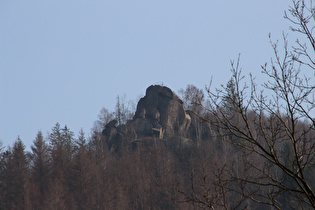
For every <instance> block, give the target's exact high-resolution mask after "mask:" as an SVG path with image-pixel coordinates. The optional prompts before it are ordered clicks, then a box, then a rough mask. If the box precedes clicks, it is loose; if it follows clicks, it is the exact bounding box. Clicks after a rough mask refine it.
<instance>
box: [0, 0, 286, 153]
mask: <svg viewBox="0 0 315 210" xmlns="http://www.w3.org/2000/svg"><path fill="white" fill-rule="evenodd" d="M289 5H290V1H287V0H276V1H275V0H264V1H253V0H239V1H235V0H224V1H214V0H197V1H191V0H190V1H188V0H172V1H169V0H167V1H166V0H159V1H143V0H129V1H119V0H115V1H112V0H89V1H88V0H62V1H61V0H28V1H25V0H14V1H11V0H2V1H1V2H0V140H1V141H2V142H3V145H4V146H8V145H11V146H12V145H13V143H14V141H15V140H16V139H17V137H18V136H20V138H21V139H22V141H23V142H24V144H25V145H26V146H27V148H29V147H30V145H31V144H32V142H33V140H34V139H35V137H36V134H37V132H38V131H42V132H43V133H44V135H46V134H47V133H48V132H50V131H51V129H52V127H53V126H54V125H55V124H56V123H57V122H59V123H60V125H61V126H62V127H63V126H64V125H67V126H68V127H69V128H70V129H71V130H72V131H73V132H74V133H75V135H76V136H77V135H78V132H79V130H80V129H81V128H83V130H84V131H85V133H86V134H87V135H88V134H89V133H90V129H91V128H92V127H93V123H94V121H95V120H97V115H98V114H99V112H100V110H101V109H102V108H103V107H105V108H107V109H108V110H111V111H113V110H114V108H115V104H116V97H117V96H118V95H124V94H125V95H126V98H127V100H133V101H134V102H135V103H136V102H137V100H138V99H139V97H140V96H143V95H144V94H145V90H146V88H147V87H148V86H150V85H152V84H163V85H166V86H168V87H169V88H171V89H172V90H173V91H174V92H177V91H178V90H179V89H181V88H185V87H186V86H187V85H188V84H193V85H195V86H197V87H198V88H202V89H203V88H204V87H205V86H207V85H208V84H209V83H210V80H211V78H212V80H213V86H220V85H221V84H226V82H227V81H228V79H229V78H230V76H231V75H230V61H231V60H235V59H237V57H238V54H239V53H240V54H241V66H242V69H243V72H244V74H248V73H252V74H253V75H254V76H256V79H257V80H258V81H260V80H261V81H262V80H263V79H262V77H261V75H260V71H261V69H260V66H261V65H263V64H264V63H265V62H268V61H269V60H270V57H272V49H271V47H270V44H269V38H268V34H269V33H271V34H272V39H273V40H275V41H276V40H277V39H280V40H281V36H282V32H283V31H284V32H289V29H288V28H289V23H288V22H287V21H286V20H285V19H284V18H283V14H284V11H285V10H287V9H288V8H289Z"/></svg>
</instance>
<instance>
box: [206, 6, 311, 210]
mask: <svg viewBox="0 0 315 210" xmlns="http://www.w3.org/2000/svg"><path fill="white" fill-rule="evenodd" d="M314 11H315V7H314V6H313V5H312V1H310V2H309V3H308V4H307V3H306V1H304V0H299V1H293V6H292V7H291V8H290V9H289V13H285V18H287V19H289V20H290V21H291V22H292V23H293V25H294V27H292V28H291V29H292V31H293V32H299V33H301V34H302V35H304V38H306V40H308V42H306V43H304V42H301V40H297V41H296V44H297V46H293V47H292V50H291V48H290V47H289V44H288V39H287V36H286V35H283V52H281V53H280V52H279V46H278V42H276V43H274V42H272V41H271V46H272V48H273V51H274V58H272V59H271V61H270V64H265V65H264V66H262V73H263V74H264V75H265V76H267V77H268V78H269V79H268V81H267V82H265V83H264V84H262V90H258V86H257V84H255V81H254V78H253V77H252V76H251V77H250V78H251V82H250V85H247V84H246V83H245V82H244V76H243V75H242V72H241V68H240V63H239V59H238V61H237V62H236V63H235V62H231V67H232V75H233V76H232V78H231V80H230V83H229V85H227V86H226V87H224V86H222V88H220V89H216V90H212V89H211V87H209V88H208V89H207V92H208V96H209V99H210V101H211V105H210V107H207V110H208V112H209V113H210V114H211V116H212V118H211V119H204V120H205V121H206V122H208V123H210V124H211V125H213V126H215V127H216V128H217V131H218V135H219V136H220V137H221V138H222V139H223V140H226V141H228V142H229V143H231V144H233V145H235V146H237V147H239V148H242V150H243V154H242V159H241V161H243V166H242V167H243V173H242V174H236V173H235V172H233V170H230V169H229V170H227V173H229V174H230V177H231V181H233V182H234V183H235V184H236V185H237V187H234V188H230V189H232V190H234V191H235V192H237V193H239V194H241V195H242V196H243V197H244V198H247V199H250V200H252V201H255V202H257V203H261V204H265V205H270V206H273V207H275V208H279V209H280V208H283V205H286V206H288V207H289V206H291V207H295V208H297V207H299V208H308V207H313V208H315V190H314V187H315V186H314V184H313V183H314V170H315V169H314V168H315V165H314V164H315V139H314V136H315V131H314V129H315V120H314V117H313V114H314V107H315V98H314V90H315V86H314V85H312V83H311V78H309V77H307V76H306V75H307V74H308V72H307V71H309V70H312V69H313V70H315V63H314V52H315V45H314V43H315V42H314V36H313V33H312V32H313V29H314V28H312V27H314V23H315V18H314V17H315V16H314ZM303 71H304V73H303ZM305 72H306V73H305ZM231 84H233V85H232V86H231ZM231 93H232V94H231ZM227 102H229V103H228V104H229V105H232V106H227ZM231 107H233V110H232V108H231ZM226 108H229V109H230V110H232V112H229V113H227V112H226V110H227V109H226Z"/></svg>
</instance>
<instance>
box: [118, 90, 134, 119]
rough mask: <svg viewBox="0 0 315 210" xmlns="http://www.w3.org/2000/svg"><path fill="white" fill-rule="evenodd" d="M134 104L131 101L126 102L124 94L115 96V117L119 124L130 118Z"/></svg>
mask: <svg viewBox="0 0 315 210" xmlns="http://www.w3.org/2000/svg"><path fill="white" fill-rule="evenodd" d="M133 113H134V106H133V103H132V101H128V102H126V96H125V95H123V96H117V102H116V111H115V118H116V120H117V121H118V124H119V125H122V124H125V123H126V122H127V121H128V120H130V119H132V117H133Z"/></svg>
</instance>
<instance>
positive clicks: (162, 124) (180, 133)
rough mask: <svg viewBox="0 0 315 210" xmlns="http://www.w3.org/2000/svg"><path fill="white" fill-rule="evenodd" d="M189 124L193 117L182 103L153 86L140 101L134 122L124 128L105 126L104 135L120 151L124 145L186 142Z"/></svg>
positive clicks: (177, 98) (111, 123) (171, 93)
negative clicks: (134, 142) (124, 142)
mask: <svg viewBox="0 0 315 210" xmlns="http://www.w3.org/2000/svg"><path fill="white" fill-rule="evenodd" d="M190 124H191V116H190V115H189V114H187V113H186V111H185V108H184V105H183V101H182V100H180V99H179V97H178V96H177V95H176V94H175V93H174V92H173V91H172V90H171V89H170V88H168V87H165V86H160V85H152V86H150V87H148V88H147V90H146V94H145V96H144V97H143V98H141V99H140V100H139V102H138V105H137V110H136V113H135V115H134V117H133V120H130V121H128V122H127V123H126V124H125V125H118V123H117V121H116V120H113V121H111V122H110V123H108V124H107V125H106V128H105V129H104V130H103V135H104V136H105V139H106V142H107V145H108V146H109V147H110V148H112V147H116V148H117V147H118V146H119V145H120V144H121V142H122V141H140V140H145V139H160V140H167V139H170V138H172V137H174V136H177V137H183V138H185V137H186V136H187V132H188V130H189V127H190Z"/></svg>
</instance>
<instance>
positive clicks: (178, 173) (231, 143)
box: [0, 0, 315, 209]
mask: <svg viewBox="0 0 315 210" xmlns="http://www.w3.org/2000/svg"><path fill="white" fill-rule="evenodd" d="M309 2H310V3H308V2H306V1H303V0H300V1H292V7H291V8H290V10H289V11H288V12H287V13H285V18H286V19H287V20H289V21H290V22H291V23H292V28H291V29H292V31H293V32H296V33H299V34H300V35H302V36H303V37H304V38H305V40H306V41H302V40H303V39H302V40H301V39H300V40H297V41H296V42H295V44H294V45H292V46H290V45H289V44H288V43H289V42H288V39H287V36H286V35H284V36H283V44H282V46H281V47H279V43H278V42H273V41H272V40H271V41H270V42H271V47H272V49H273V51H274V55H273V59H271V61H270V62H269V63H268V64H266V65H263V66H262V67H261V71H262V74H263V75H264V76H265V77H267V78H268V80H267V81H266V82H265V83H264V84H262V85H261V86H260V85H257V84H256V82H255V78H253V77H252V76H251V75H250V76H249V80H246V78H247V77H246V75H243V74H242V71H241V67H240V58H238V60H236V61H232V62H231V78H230V80H229V81H228V83H227V84H224V85H222V86H221V87H219V88H216V89H213V87H211V85H210V86H209V87H206V88H205V90H202V89H199V88H197V87H196V86H194V85H188V86H187V87H186V88H185V89H181V90H180V91H179V92H178V94H176V93H174V92H173V91H172V90H171V89H169V88H168V87H166V86H162V85H152V86H150V87H148V88H147V90H146V94H145V96H144V97H142V98H141V99H140V100H139V101H138V102H137V107H136V108H133V106H130V104H129V103H128V102H126V101H125V98H124V97H117V101H116V108H115V110H114V111H109V110H107V109H106V108H103V109H102V110H101V111H100V114H99V116H98V119H97V120H96V121H95V124H94V127H93V128H92V130H91V132H90V133H89V134H88V135H87V134H85V133H84V131H83V130H81V131H80V132H79V133H78V134H74V133H73V132H72V131H71V129H70V128H68V126H66V125H60V124H59V123H56V124H55V126H54V127H53V128H52V129H51V131H50V132H49V133H48V134H47V135H46V136H44V135H43V133H42V132H41V131H39V132H38V134H37V136H36V137H34V141H33V145H32V146H31V151H26V150H25V145H24V144H23V141H22V140H21V139H20V138H19V137H18V138H17V140H16V141H15V143H14V144H13V145H12V147H8V148H4V147H3V146H2V145H0V209H314V208H315V120H314V117H313V116H314V107H315V99H314V98H315V97H314V90H315V86H314V85H313V84H312V81H313V80H312V79H311V78H309V77H307V76H305V74H304V73H303V71H314V70H315V60H314V57H315V56H314V52H315V39H314V36H313V27H314V21H315V18H314V17H315V13H314V11H315V9H314V7H313V5H312V1H309ZM280 49H281V50H282V51H281V52H282V53H279V50H280ZM306 75H307V74H306ZM245 81H250V82H249V84H246V82H245Z"/></svg>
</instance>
